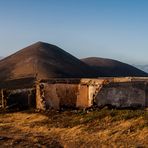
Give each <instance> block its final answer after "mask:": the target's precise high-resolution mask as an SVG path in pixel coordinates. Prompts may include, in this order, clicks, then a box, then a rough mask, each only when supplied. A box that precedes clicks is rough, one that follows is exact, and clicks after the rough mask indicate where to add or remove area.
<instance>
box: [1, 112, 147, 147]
mask: <svg viewBox="0 0 148 148" xmlns="http://www.w3.org/2000/svg"><path fill="white" fill-rule="evenodd" d="M11 147H14V148H19V147H21V148H22V147H26V148H32V147H33V148H34V147H35V148H40V147H41V148H62V147H64V148H87V147H88V148H90V147H92V148H97V147H99V148H101V147H103V148H104V147H106V148H109V147H123V148H124V147H137V148H138V147H139V148H140V147H141V148H144V147H145V148H147V147H148V111H147V110H109V109H102V110H98V111H91V112H89V111H77V110H71V111H63V112H56V111H50V112H46V113H37V112H35V111H23V112H15V113H0V148H11Z"/></svg>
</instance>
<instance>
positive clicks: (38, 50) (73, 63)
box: [0, 42, 95, 80]
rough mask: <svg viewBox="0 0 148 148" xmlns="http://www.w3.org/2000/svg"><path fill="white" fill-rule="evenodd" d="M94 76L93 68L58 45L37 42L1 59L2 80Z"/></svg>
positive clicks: (0, 74) (0, 76)
mask: <svg viewBox="0 0 148 148" xmlns="http://www.w3.org/2000/svg"><path fill="white" fill-rule="evenodd" d="M36 75H37V76H38V78H39V79H46V78H66V77H67V78H77V77H94V76H95V73H94V71H93V69H92V68H91V67H90V66H88V65H87V64H85V63H83V62H82V61H80V60H79V59H77V58H75V57H74V56H72V55H71V54H69V53H67V52H66V51H64V50H62V49H60V48H59V47H57V46H54V45H51V44H47V43H43V42H37V43H35V44H33V45H31V46H28V47H26V48H24V49H22V50H20V51H18V52H16V53H14V54H13V55H11V56H8V57H6V58H4V59H2V60H1V61H0V80H6V79H15V78H20V77H30V76H33V77H34V76H36Z"/></svg>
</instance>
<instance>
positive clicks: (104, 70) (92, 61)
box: [81, 57, 148, 77]
mask: <svg viewBox="0 0 148 148" xmlns="http://www.w3.org/2000/svg"><path fill="white" fill-rule="evenodd" d="M81 60H82V61H83V62H85V63H86V64H88V65H90V66H92V67H93V68H94V69H95V70H96V73H97V74H98V75H99V74H101V76H111V77H112V76H121V77H122V76H123V77H124V76H148V74H147V73H146V72H144V71H142V70H139V69H138V68H136V67H134V66H131V65H129V64H126V63H122V62H120V61H117V60H112V59H105V58H98V57H89V58H85V59H81Z"/></svg>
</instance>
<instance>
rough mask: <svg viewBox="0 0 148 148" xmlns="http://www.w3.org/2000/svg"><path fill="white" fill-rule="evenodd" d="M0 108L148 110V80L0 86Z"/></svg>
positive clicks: (50, 81)
mask: <svg viewBox="0 0 148 148" xmlns="http://www.w3.org/2000/svg"><path fill="white" fill-rule="evenodd" d="M0 89H1V93H0V104H1V107H3V108H6V107H13V106H14V107H15V106H18V105H19V107H21V108H37V109H39V110H46V109H51V108H54V109H60V108H61V107H66V108H87V107H91V106H93V105H97V106H98V107H103V106H106V105H111V106H113V107H118V108H124V107H148V79H147V78H145V79H144V78H131V77H127V78H126V77H125V78H101V79H48V80H41V81H36V80H35V79H33V78H25V79H20V80H11V81H6V82H5V84H1V85H0Z"/></svg>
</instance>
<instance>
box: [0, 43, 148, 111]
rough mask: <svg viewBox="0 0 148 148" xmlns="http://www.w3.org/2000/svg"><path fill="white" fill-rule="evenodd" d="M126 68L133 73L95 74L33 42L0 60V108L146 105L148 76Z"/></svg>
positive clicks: (55, 49)
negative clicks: (124, 74) (124, 75)
mask: <svg viewBox="0 0 148 148" xmlns="http://www.w3.org/2000/svg"><path fill="white" fill-rule="evenodd" d="M122 64H123V63H122ZM128 69H130V75H132V77H131V76H129V75H128V77H100V75H99V74H100V73H101V72H100V71H96V69H95V68H93V67H91V66H89V65H87V64H86V63H83V62H82V61H80V60H79V59H77V58H75V57H74V56H72V55H70V54H69V53H67V52H65V51H64V50H62V49H60V48H58V47H56V46H54V45H50V44H47V43H41V42H38V43H36V44H34V45H31V46H29V47H26V48H24V49H22V50H20V51H18V52H17V53H15V54H13V55H11V56H9V57H7V58H4V59H2V60H0V108H3V109H7V108H8V109H9V108H22V109H23V108H24V109H26V108H37V109H39V110H46V109H51V108H54V109H60V108H61V107H66V108H87V107H91V106H93V105H96V106H98V107H103V106H105V105H111V106H113V107H119V108H122V107H147V106H148V77H146V76H147V74H145V73H144V72H141V71H140V70H138V69H136V70H135V68H133V67H132V68H129V66H128ZM133 69H134V70H133ZM132 70H133V73H132ZM124 71H126V69H125V67H124ZM137 71H138V73H135V72H137ZM121 74H123V72H122V73H120V75H121ZM101 75H102V73H101ZM134 75H135V76H136V77H133V76H134ZM102 76H103V75H102ZM141 76H142V77H141Z"/></svg>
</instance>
